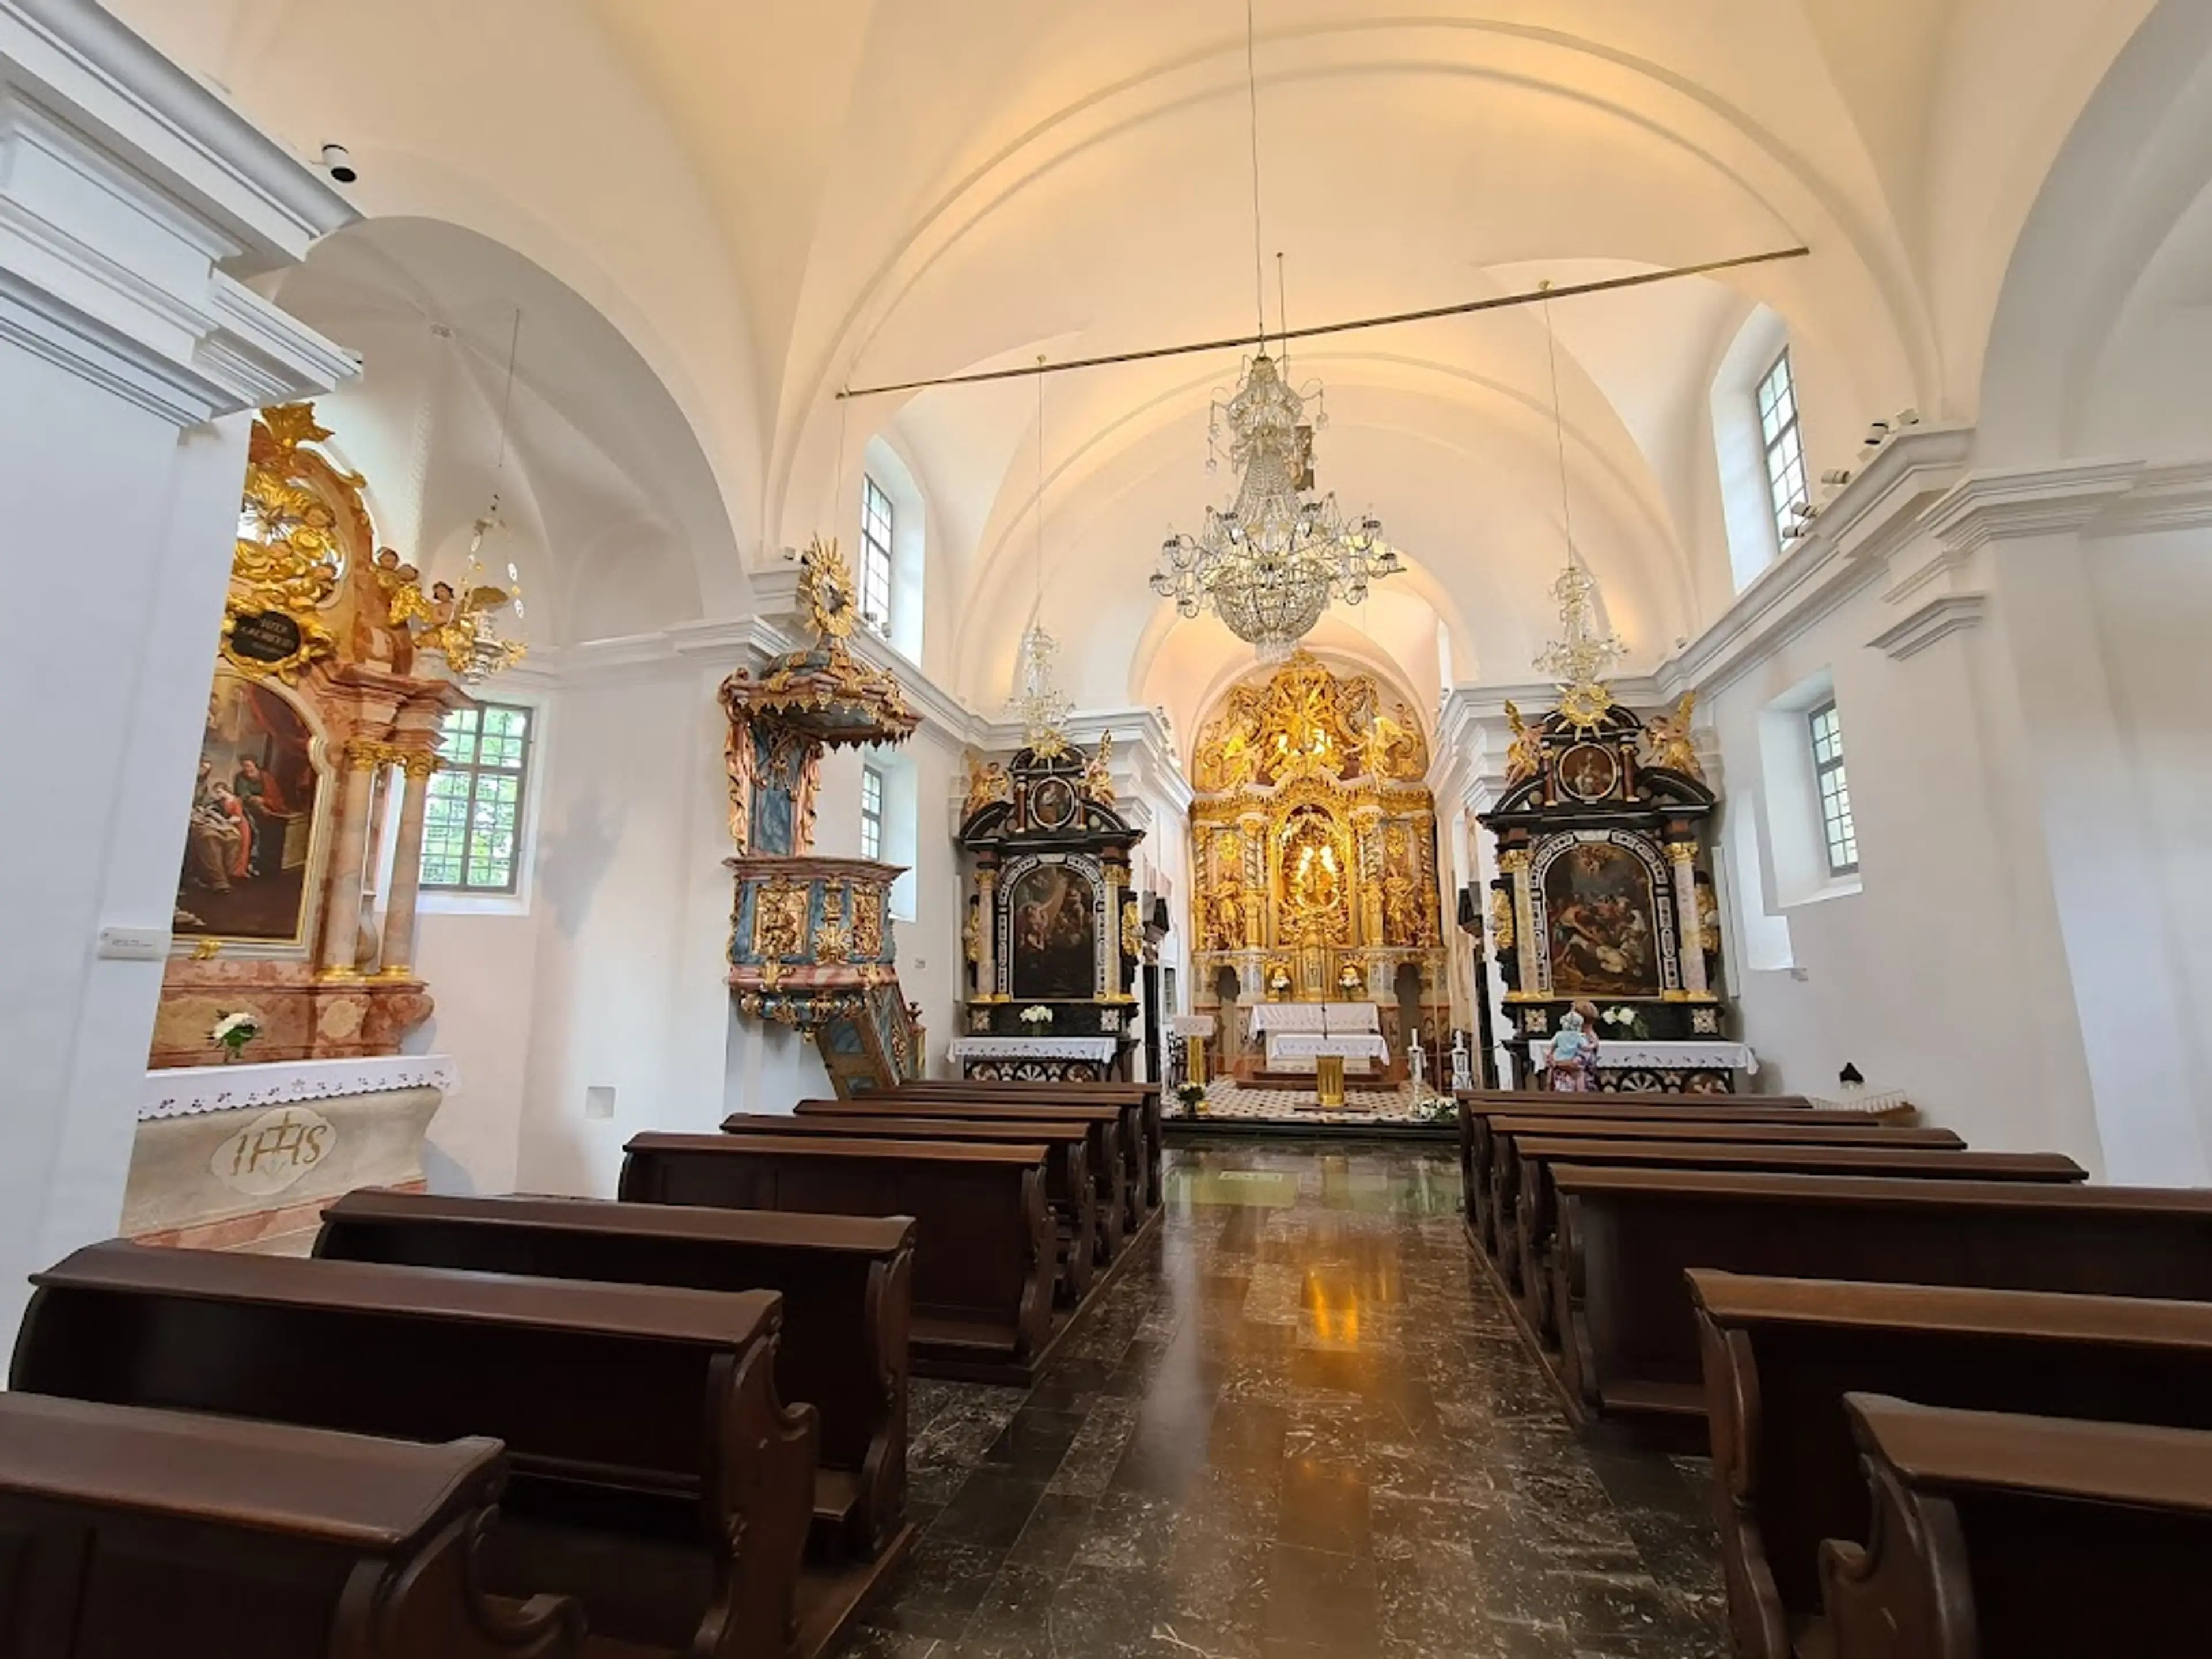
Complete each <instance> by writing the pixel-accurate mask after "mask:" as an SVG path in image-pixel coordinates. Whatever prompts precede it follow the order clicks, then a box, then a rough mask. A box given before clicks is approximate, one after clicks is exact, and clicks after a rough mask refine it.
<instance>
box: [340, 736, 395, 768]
mask: <svg viewBox="0 0 2212 1659" xmlns="http://www.w3.org/2000/svg"><path fill="white" fill-rule="evenodd" d="M398 757H399V751H398V750H396V749H394V748H393V747H392V745H391V744H388V743H386V742H385V741H384V740H383V739H382V738H347V739H346V743H345V763H346V769H347V770H348V771H349V772H374V771H376V770H378V769H380V768H382V767H386V766H389V765H390V764H391V763H392V762H393V761H395V760H397V759H398Z"/></svg>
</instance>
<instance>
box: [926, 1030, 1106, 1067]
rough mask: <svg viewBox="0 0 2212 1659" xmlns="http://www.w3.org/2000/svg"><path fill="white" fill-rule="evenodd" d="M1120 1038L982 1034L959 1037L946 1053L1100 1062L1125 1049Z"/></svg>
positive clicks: (959, 1056)
mask: <svg viewBox="0 0 2212 1659" xmlns="http://www.w3.org/2000/svg"><path fill="white" fill-rule="evenodd" d="M1120 1051H1121V1039H1120V1038H1119V1037H1109V1036H1058V1037H1054V1036H1033V1037H1028V1036H980V1037H955V1038H953V1039H952V1041H951V1043H949V1044H948V1045H946V1049H945V1052H946V1053H948V1054H951V1056H952V1058H953V1060H955V1061H956V1062H957V1061H960V1060H1095V1061H1097V1062H1098V1063H1100V1064H1102V1065H1103V1064H1104V1063H1105V1062H1107V1061H1109V1060H1112V1059H1113V1058H1114V1056H1115V1054H1118V1053H1119V1052H1120Z"/></svg>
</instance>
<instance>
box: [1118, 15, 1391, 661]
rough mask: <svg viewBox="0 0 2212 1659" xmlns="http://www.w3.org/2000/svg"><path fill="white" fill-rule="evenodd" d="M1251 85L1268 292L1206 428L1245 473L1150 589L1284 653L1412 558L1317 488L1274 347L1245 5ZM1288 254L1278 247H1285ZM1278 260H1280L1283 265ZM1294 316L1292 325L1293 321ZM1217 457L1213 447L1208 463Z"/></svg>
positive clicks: (1268, 651) (1309, 443) (1169, 544)
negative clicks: (1236, 373) (1238, 371)
mask: <svg viewBox="0 0 2212 1659" xmlns="http://www.w3.org/2000/svg"><path fill="white" fill-rule="evenodd" d="M1244 23H1245V38H1244V50H1245V75H1246V89H1247V93H1248V94H1249V100H1250V105H1251V109H1252V259H1253V277H1254V282H1253V287H1254V289H1255V298H1257V299H1258V300H1259V301H1260V303H1259V305H1258V307H1257V308H1258V310H1259V313H1260V340H1261V349H1260V353H1259V355H1258V356H1255V357H1254V358H1252V359H1251V360H1250V361H1249V362H1247V363H1246V364H1245V365H1244V370H1243V378H1242V380H1239V382H1238V383H1237V389H1236V391H1235V392H1234V393H1232V394H1231V396H1230V397H1229V398H1226V399H1225V400H1224V399H1220V398H1217V399H1216V400H1215V403H1214V405H1213V422H1212V426H1211V428H1209V430H1208V434H1207V438H1208V449H1209V452H1211V450H1212V447H1213V445H1214V443H1215V442H1216V441H1218V437H1219V434H1220V428H1221V423H1222V422H1223V421H1224V420H1226V422H1227V423H1228V427H1229V435H1230V436H1229V458H1230V463H1231V465H1232V466H1233V467H1234V468H1235V469H1236V470H1237V472H1238V474H1239V475H1240V477H1238V480H1237V499H1236V501H1234V502H1233V503H1232V504H1231V506H1230V507H1227V508H1226V509H1223V508H1219V507H1207V508H1206V527H1205V529H1203V530H1202V531H1200V532H1199V533H1198V534H1197V535H1195V536H1191V535H1187V534H1176V535H1172V536H1170V537H1169V538H1167V540H1166V542H1165V543H1164V544H1162V546H1161V548H1160V563H1159V568H1158V570H1156V571H1154V572H1153V573H1152V592H1155V593H1157V594H1158V595H1159V596H1160V597H1161V598H1162V599H1173V600H1174V601H1175V605H1176V611H1177V613H1178V614H1180V615H1182V616H1184V617H1195V616H1197V615H1198V614H1199V613H1200V611H1206V610H1209V609H1210V610H1212V611H1213V612H1214V614H1215V615H1217V616H1218V617H1220V618H1221V620H1222V621H1223V622H1224V623H1226V624H1227V626H1228V628H1229V630H1230V632H1231V633H1232V634H1234V635H1237V638H1239V639H1241V640H1243V641H1247V642H1248V643H1249V644H1250V645H1251V646H1252V647H1254V648H1255V650H1257V652H1258V653H1259V656H1260V660H1261V661H1262V662H1279V661H1281V660H1282V659H1284V658H1285V657H1287V656H1289V655H1290V654H1291V650H1292V648H1293V647H1295V646H1296V645H1297V642H1298V641H1300V640H1301V639H1303V638H1304V637H1305V635H1307V634H1309V633H1310V632H1311V631H1312V630H1313V626H1314V624H1315V623H1317V622H1319V621H1320V620H1321V617H1322V612H1323V611H1326V610H1328V605H1329V601H1330V600H1331V599H1341V600H1342V601H1343V602H1344V603H1345V604H1346V605H1358V604H1359V603H1360V602H1361V601H1363V600H1364V599H1366V597H1367V585H1368V583H1370V582H1371V581H1376V580H1380V579H1381V578H1383V577H1384V576H1390V575H1395V574H1397V573H1398V572H1399V571H1400V570H1402V569H1403V568H1405V566H1404V562H1402V561H1401V559H1400V558H1399V556H1398V551H1397V550H1396V549H1395V548H1394V547H1392V546H1391V545H1390V544H1389V543H1388V542H1386V541H1384V540H1383V526H1382V523H1381V521H1380V520H1376V519H1374V518H1372V517H1363V518H1359V519H1356V520H1346V518H1345V516H1344V514H1343V513H1342V511H1341V510H1340V508H1339V507H1338V506H1337V504H1336V497H1335V496H1334V495H1322V496H1319V497H1310V496H1308V495H1304V493H1303V492H1304V491H1305V490H1308V489H1312V488H1313V434H1314V427H1315V426H1317V425H1321V424H1323V423H1324V422H1326V420H1327V418H1328V417H1327V416H1326V415H1325V414H1321V413H1319V412H1318V404H1319V400H1320V388H1319V387H1318V386H1310V387H1309V388H1308V389H1307V395H1308V396H1310V397H1312V398H1314V400H1315V402H1316V406H1317V407H1316V420H1315V421H1314V422H1313V423H1312V424H1308V422H1307V421H1306V418H1305V404H1306V398H1304V397H1301V396H1300V395H1299V393H1298V392H1295V391H1293V390H1292V389H1291V385H1290V383H1289V382H1288V381H1287V380H1285V379H1284V378H1283V375H1282V374H1281V373H1280V372H1279V369H1278V367H1277V364H1276V362H1275V360H1274V359H1273V357H1271V356H1268V355H1267V346H1266V340H1267V307H1266V301H1265V298H1264V295H1265V293H1266V289H1265V285H1264V283H1262V282H1261V278H1260V273H1261V270H1262V268H1263V266H1262V263H1261V252H1260V250H1261V245H1262V244H1261V226H1260V128H1259V100H1260V83H1259V77H1258V74H1257V72H1256V70H1255V68H1254V51H1253V25H1252V13H1251V8H1250V5H1249V0H1248V3H1247V5H1246V9H1245V20H1244ZM1277 257H1278V258H1280V256H1279V255H1278V256H1277ZM1278 269H1279V267H1278ZM1286 326H1287V325H1286ZM1212 465H1213V461H1212V458H1211V454H1210V453H1209V459H1208V461H1207V466H1208V470H1209V471H1210V470H1211V469H1212Z"/></svg>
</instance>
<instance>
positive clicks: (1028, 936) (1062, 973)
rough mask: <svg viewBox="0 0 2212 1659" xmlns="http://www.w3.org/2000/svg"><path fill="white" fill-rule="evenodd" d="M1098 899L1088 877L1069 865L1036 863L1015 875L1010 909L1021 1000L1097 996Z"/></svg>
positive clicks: (1013, 963) (1014, 979)
mask: <svg viewBox="0 0 2212 1659" xmlns="http://www.w3.org/2000/svg"><path fill="white" fill-rule="evenodd" d="M1096 907H1097V894H1096V893H1095V892H1094V891H1093V890H1092V888H1091V882H1090V879H1089V878H1088V877H1086V876H1085V874H1084V872H1081V871H1080V870H1078V869H1075V868H1074V867H1073V866H1069V865H1065V864H1042V865H1038V866H1035V867H1033V868H1031V869H1029V870H1026V871H1024V872H1022V873H1021V874H1020V875H1019V876H1017V877H1016V878H1014V882H1013V885H1012V888H1011V889H1009V890H1008V892H1007V896H1006V913H1007V915H1008V917H1009V918H1010V920H1011V921H1012V953H1011V957H1010V963H1011V966H1012V989H1013V995H1014V998H1015V1000H1017V1001H1021V1000H1028V999H1030V998H1054V997H1076V998H1081V997H1090V996H1092V995H1095V994H1097V985H1098V977H1097V951H1096V942H1097V932H1096V927H1095V923H1094V921H1093V915H1094V912H1095V909H1096Z"/></svg>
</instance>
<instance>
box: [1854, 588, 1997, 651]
mask: <svg viewBox="0 0 2212 1659" xmlns="http://www.w3.org/2000/svg"><path fill="white" fill-rule="evenodd" d="M1987 604H1988V601H1987V599H1984V596H1983V595H1981V594H1979V593H1943V594H1939V595H1938V596H1937V597H1936V598H1935V599H1930V600H1929V601H1928V603H1927V604H1925V605H1922V606H1921V607H1920V608H1919V609H1918V610H1917V611H1914V612H1913V613H1912V614H1911V616H1909V617H1905V620H1904V621H1903V622H1900V623H1898V624H1897V625H1896V626H1895V627H1894V628H1889V629H1884V630H1883V631H1882V632H1881V633H1879V634H1877V635H1875V636H1874V638H1872V639H1870V640H1869V641H1867V643H1868V644H1869V646H1871V647H1873V648H1874V649H1875V650H1877V651H1881V652H1885V653H1887V654H1888V655H1889V656H1890V657H1891V658H1892V659H1894V660H1896V661H1898V662H1903V661H1904V660H1905V659H1906V658H1907V657H1911V656H1917V655H1918V654H1919V653H1921V652H1923V651H1925V650H1926V649H1927V648H1928V647H1929V646H1931V645H1933V644H1935V643H1936V641H1938V640H1941V639H1946V638H1948V637H1949V636H1950V635H1953V634H1956V633H1958V632H1959V631H1960V629H1967V628H1973V627H1976V626H1978V625H1979V623H1980V622H1981V620H1982V611H1983V610H1984V608H1985V606H1986V605H1987Z"/></svg>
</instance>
